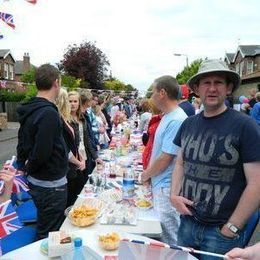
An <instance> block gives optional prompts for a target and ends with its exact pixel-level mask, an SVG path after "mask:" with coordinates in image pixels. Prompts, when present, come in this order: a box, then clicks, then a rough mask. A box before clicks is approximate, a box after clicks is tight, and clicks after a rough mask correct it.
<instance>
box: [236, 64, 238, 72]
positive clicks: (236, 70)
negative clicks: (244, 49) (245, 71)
mask: <svg viewBox="0 0 260 260" xmlns="http://www.w3.org/2000/svg"><path fill="white" fill-rule="evenodd" d="M236 73H239V63H237V64H236Z"/></svg>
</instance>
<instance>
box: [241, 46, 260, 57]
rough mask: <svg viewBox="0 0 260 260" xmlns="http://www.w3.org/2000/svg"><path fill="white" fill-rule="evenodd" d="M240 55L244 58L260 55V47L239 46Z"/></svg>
mask: <svg viewBox="0 0 260 260" xmlns="http://www.w3.org/2000/svg"><path fill="white" fill-rule="evenodd" d="M239 48H240V51H241V54H244V56H255V55H257V54H260V45H240V46H239Z"/></svg>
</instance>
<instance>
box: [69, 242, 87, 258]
mask: <svg viewBox="0 0 260 260" xmlns="http://www.w3.org/2000/svg"><path fill="white" fill-rule="evenodd" d="M72 259H73V260H85V257H84V252H83V247H82V239H81V238H80V237H77V238H75V239H74V253H73V258H72Z"/></svg>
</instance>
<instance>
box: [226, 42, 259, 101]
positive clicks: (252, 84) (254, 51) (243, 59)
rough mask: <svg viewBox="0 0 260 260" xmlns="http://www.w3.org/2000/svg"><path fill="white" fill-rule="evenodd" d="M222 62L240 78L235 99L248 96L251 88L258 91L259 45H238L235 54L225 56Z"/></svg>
mask: <svg viewBox="0 0 260 260" xmlns="http://www.w3.org/2000/svg"><path fill="white" fill-rule="evenodd" d="M224 61H225V62H226V63H227V65H228V67H229V68H230V69H232V70H235V71H236V72H237V73H239V74H240V76H241V86H240V87H239V88H238V89H237V90H236V91H235V92H234V96H235V97H239V96H241V95H245V96H249V91H250V90H251V89H252V88H255V89H256V90H257V91H260V45H239V46H238V48H237V51H236V52H235V53H226V54H225V58H224Z"/></svg>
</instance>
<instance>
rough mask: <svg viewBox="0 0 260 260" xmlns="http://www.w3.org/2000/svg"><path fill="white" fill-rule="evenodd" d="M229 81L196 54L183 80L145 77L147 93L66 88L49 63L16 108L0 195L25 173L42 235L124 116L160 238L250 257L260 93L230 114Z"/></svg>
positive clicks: (258, 187)
mask: <svg viewBox="0 0 260 260" xmlns="http://www.w3.org/2000/svg"><path fill="white" fill-rule="evenodd" d="M239 85H240V76H239V75H238V74H237V73H236V72H234V71H231V70H229V69H228V68H227V67H226V65H225V64H224V62H222V61H221V60H205V61H204V62H202V64H201V66H200V68H199V71H198V73H197V74H195V75H194V76H192V77H191V78H190V79H189V81H188V82H187V85H181V86H180V85H179V84H178V82H177V80H176V79H175V78H174V77H172V76H161V77H159V78H157V79H155V80H154V82H153V83H152V93H151V97H150V98H149V99H136V98H135V97H133V96H131V95H121V96H120V95H117V94H112V93H109V94H107V93H106V92H104V93H95V92H91V91H89V90H87V89H80V90H77V91H69V92H68V91H67V90H66V89H64V88H62V87H61V79H60V72H59V71H58V69H57V68H55V67H54V66H52V65H49V64H44V65H42V66H40V67H39V68H38V69H37V71H36V86H37V89H38V94H37V96H36V97H34V98H32V99H31V100H30V101H29V102H27V103H24V104H22V105H21V107H20V108H19V109H18V111H17V112H18V115H19V123H20V129H19V133H18V145H17V160H16V170H14V169H13V166H12V165H10V164H9V165H8V164H6V165H5V167H4V168H3V169H2V170H1V171H0V179H1V180H2V181H3V183H4V188H3V189H2V194H1V195H0V201H1V203H4V202H5V201H7V200H9V199H10V197H11V193H12V186H13V180H14V176H15V173H17V172H18V173H21V174H23V173H25V174H26V179H27V182H28V187H29V193H30V195H31V196H32V199H33V202H34V203H35V205H36V208H37V239H43V238H46V237H48V233H49V232H50V231H56V230H59V228H60V226H61V224H62V223H63V221H64V219H65V216H64V210H65V209H66V208H67V207H69V206H71V205H73V204H74V203H75V201H76V199H77V195H78V194H79V193H80V192H81V190H82V189H83V187H84V185H85V183H86V182H87V181H88V178H89V175H90V174H91V173H92V172H93V170H94V168H95V167H96V166H97V165H99V164H103V163H104V162H103V161H102V159H101V158H99V154H100V151H102V150H104V149H113V148H114V145H115V144H113V134H114V131H115V129H118V128H120V126H121V125H122V124H123V123H124V122H127V121H129V120H130V119H131V120H133V121H134V122H135V125H134V126H133V127H135V128H137V129H138V130H139V131H140V132H141V133H142V141H143V144H144V149H143V153H142V162H143V169H144V170H143V172H142V174H141V176H140V182H141V183H142V184H143V185H145V186H149V187H151V189H152V193H153V206H154V210H155V211H156V212H157V214H158V216H159V219H160V222H161V226H162V236H161V241H162V242H164V243H167V244H169V245H178V246H183V247H189V248H194V249H198V250H203V251H207V252H212V253H217V254H223V255H225V254H226V256H228V257H229V258H230V259H260V246H259V244H256V245H254V246H252V247H246V246H247V244H248V241H249V239H250V236H251V234H249V233H248V225H249V222H250V219H251V216H253V215H254V214H255V212H258V209H259V205H260V204H259V202H260V149H259V147H260V112H259V111H260V92H257V93H256V91H252V98H251V99H250V100H249V99H248V100H244V99H243V100H242V103H243V104H246V105H245V106H243V111H242V112H239V111H236V110H234V109H233V108H232V104H230V101H229V100H228V98H227V97H228V96H230V95H232V93H233V92H234V91H235V90H236V89H237V88H238V87H239ZM257 221H258V220H257ZM16 232H18V231H16ZM245 247H246V248H245ZM239 248H240V249H239ZM242 248H245V249H242ZM196 257H198V259H215V258H214V257H210V256H203V255H196Z"/></svg>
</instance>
